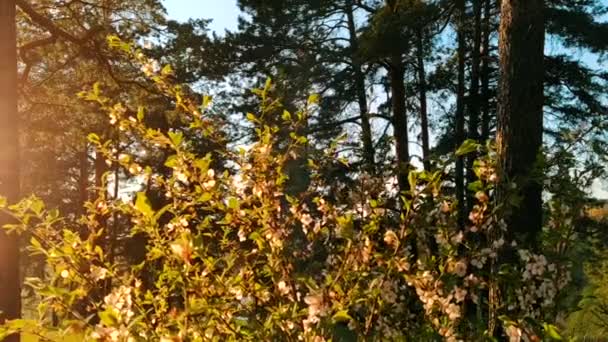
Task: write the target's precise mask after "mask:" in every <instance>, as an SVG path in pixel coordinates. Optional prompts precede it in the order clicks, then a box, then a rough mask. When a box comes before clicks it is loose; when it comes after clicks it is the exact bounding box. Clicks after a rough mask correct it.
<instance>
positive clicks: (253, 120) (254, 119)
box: [247, 113, 258, 122]
mask: <svg viewBox="0 0 608 342" xmlns="http://www.w3.org/2000/svg"><path fill="white" fill-rule="evenodd" d="M247 120H249V121H251V122H256V121H258V119H257V118H256V117H255V115H253V114H252V113H247Z"/></svg>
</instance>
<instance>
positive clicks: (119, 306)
mask: <svg viewBox="0 0 608 342" xmlns="http://www.w3.org/2000/svg"><path fill="white" fill-rule="evenodd" d="M132 291H133V289H132V288H131V287H129V286H124V285H123V286H120V287H118V288H114V289H113V291H112V293H110V294H109V295H107V296H105V298H104V304H105V309H106V310H108V311H109V312H111V313H112V315H113V317H114V318H115V320H116V324H115V325H114V326H106V325H104V324H103V322H102V323H100V324H98V325H97V326H96V327H95V330H94V331H93V333H92V334H91V337H92V338H93V339H95V340H109V341H113V342H114V341H116V342H118V341H128V342H131V341H135V339H134V338H133V337H132V336H131V335H130V332H129V330H128V328H127V327H128V326H129V324H130V323H131V321H132V320H133V317H134V316H135V312H134V311H133V297H132Z"/></svg>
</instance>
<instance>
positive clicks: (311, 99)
mask: <svg viewBox="0 0 608 342" xmlns="http://www.w3.org/2000/svg"><path fill="white" fill-rule="evenodd" d="M320 99H321V97H320V96H319V94H311V95H310V96H309V97H308V104H309V105H316V104H319V100H320Z"/></svg>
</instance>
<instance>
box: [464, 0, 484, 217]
mask: <svg viewBox="0 0 608 342" xmlns="http://www.w3.org/2000/svg"><path fill="white" fill-rule="evenodd" d="M480 50H481V0H473V50H472V51H471V88H470V89H469V108H468V109H469V129H468V135H469V139H472V140H475V141H479V104H480V101H479V68H480V64H481V60H480V59H481V54H480ZM476 158H477V154H476V153H471V154H469V155H468V159H467V183H468V184H470V183H472V182H474V181H475V173H474V172H473V163H474V162H475V159H476ZM473 203H474V198H473V194H472V193H469V196H468V198H467V204H468V207H467V209H468V210H469V211H470V210H471V209H472V208H473Z"/></svg>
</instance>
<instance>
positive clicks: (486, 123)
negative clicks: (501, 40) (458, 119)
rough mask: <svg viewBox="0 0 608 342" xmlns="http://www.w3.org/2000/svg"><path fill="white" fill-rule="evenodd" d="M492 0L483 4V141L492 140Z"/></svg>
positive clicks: (486, 0)
mask: <svg viewBox="0 0 608 342" xmlns="http://www.w3.org/2000/svg"><path fill="white" fill-rule="evenodd" d="M491 2H492V0H485V1H484V4H483V7H484V8H483V37H482V42H483V44H482V45H483V46H482V54H481V105H480V108H481V140H482V141H486V140H488V139H489V138H490V34H491V30H492V27H491V24H490V23H491V17H490V9H491V7H492V4H491Z"/></svg>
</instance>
